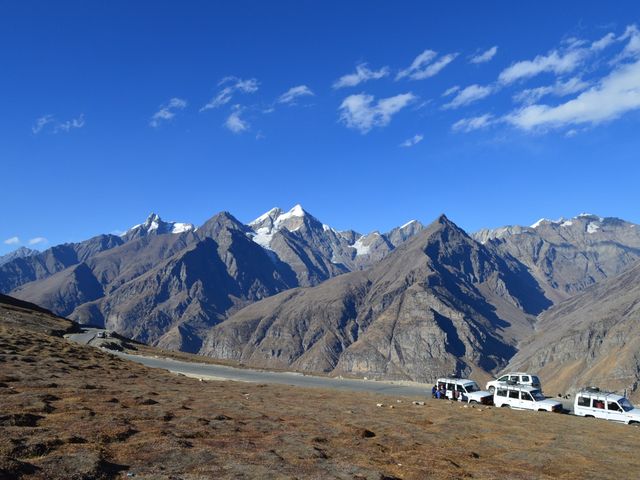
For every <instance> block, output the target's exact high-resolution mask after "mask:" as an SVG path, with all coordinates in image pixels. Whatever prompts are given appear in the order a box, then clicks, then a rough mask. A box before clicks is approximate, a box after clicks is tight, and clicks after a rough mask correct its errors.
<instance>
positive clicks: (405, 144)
mask: <svg viewBox="0 0 640 480" xmlns="http://www.w3.org/2000/svg"><path fill="white" fill-rule="evenodd" d="M423 139H424V135H422V134H421V133H418V134H417V135H414V136H413V137H411V138H407V139H406V140H405V141H404V142H402V143H401V144H400V146H401V147H404V148H409V147H413V146H414V145H417V144H418V143H420V142H421V141H422V140H423Z"/></svg>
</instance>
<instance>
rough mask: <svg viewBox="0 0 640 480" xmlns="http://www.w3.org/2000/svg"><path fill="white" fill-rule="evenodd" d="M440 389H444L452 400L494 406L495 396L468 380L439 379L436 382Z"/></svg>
mask: <svg viewBox="0 0 640 480" xmlns="http://www.w3.org/2000/svg"><path fill="white" fill-rule="evenodd" d="M436 385H437V386H438V389H444V390H445V392H446V396H447V398H448V399H450V400H458V401H460V402H467V403H481V404H484V405H491V404H493V395H492V394H491V393H489V392H486V391H484V390H480V387H479V386H478V384H477V383H476V382H474V381H473V380H469V379H468V378H450V377H444V378H439V379H438V380H437V382H436Z"/></svg>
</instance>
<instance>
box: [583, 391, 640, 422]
mask: <svg viewBox="0 0 640 480" xmlns="http://www.w3.org/2000/svg"><path fill="white" fill-rule="evenodd" d="M573 413H574V414H576V415H579V416H581V417H593V418H603V419H605V420H611V421H614V422H622V423H626V424H631V423H640V408H636V407H634V406H633V404H632V403H631V402H630V401H629V400H628V399H627V398H625V397H623V396H622V395H618V394H617V393H613V392H605V391H601V390H600V389H598V388H586V389H584V390H581V391H579V392H578V393H577V394H576V397H575V403H574V406H573Z"/></svg>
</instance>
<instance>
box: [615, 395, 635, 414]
mask: <svg viewBox="0 0 640 480" xmlns="http://www.w3.org/2000/svg"><path fill="white" fill-rule="evenodd" d="M618 403H619V404H620V406H621V407H622V409H623V410H624V411H625V412H629V411H631V410H633V408H634V407H633V405H632V404H631V402H630V401H629V400H627V399H626V398H621V399H620V400H618Z"/></svg>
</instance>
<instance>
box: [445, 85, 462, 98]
mask: <svg viewBox="0 0 640 480" xmlns="http://www.w3.org/2000/svg"><path fill="white" fill-rule="evenodd" d="M458 90H460V85H454V86H453V87H451V88H447V89H446V90H445V91H444V93H443V94H442V96H443V97H449V96H451V95H453V94H454V93H456V92H457V91H458Z"/></svg>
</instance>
